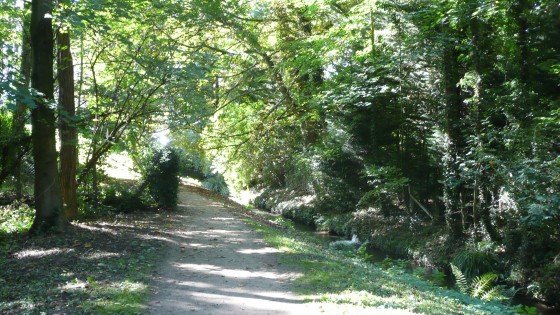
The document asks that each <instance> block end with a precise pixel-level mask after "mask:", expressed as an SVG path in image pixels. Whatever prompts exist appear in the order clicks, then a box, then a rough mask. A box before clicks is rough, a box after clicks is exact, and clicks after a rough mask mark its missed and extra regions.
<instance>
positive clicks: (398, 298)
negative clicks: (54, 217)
mask: <svg viewBox="0 0 560 315" xmlns="http://www.w3.org/2000/svg"><path fill="white" fill-rule="evenodd" d="M290 224H291V223H290V222H289V221H285V220H284V219H283V218H281V217H278V216H273V215H271V214H268V213H262V212H259V211H248V210H247V209H246V208H244V207H242V206H240V205H238V204H236V203H234V202H232V201H230V200H229V199H227V198H224V197H222V196H220V195H217V194H215V193H212V192H209V191H207V190H204V189H202V188H199V187H194V186H183V187H181V189H180V193H179V205H178V209H177V211H174V212H156V213H155V214H154V212H140V213H132V214H119V215H112V216H109V217H108V218H106V219H96V220H92V221H90V222H79V223H78V222H74V223H73V225H72V227H71V228H70V229H69V231H68V232H67V233H65V234H59V235H51V236H43V237H34V238H30V237H28V236H26V235H25V234H17V233H15V234H14V233H7V234H0V266H1V268H0V313H1V314H49V315H50V314H214V315H219V314H306V315H311V314H372V313H373V314H418V313H420V314H421V313H424V314H512V313H514V311H513V310H512V309H511V308H508V307H506V306H503V305H500V304H495V303H491V304H487V303H483V302H482V301H480V300H476V299H473V298H470V297H468V296H466V295H463V294H461V293H459V292H456V291H451V290H447V289H444V288H441V287H438V286H434V285H432V284H430V283H428V282H426V281H423V280H421V279H419V278H418V277H415V276H413V275H408V274H406V273H405V272H404V271H403V270H402V269H401V268H399V267H396V266H393V265H390V266H386V267H381V266H376V265H372V264H370V263H365V262H364V261H363V260H362V259H360V258H359V257H356V256H355V253H352V252H340V251H338V250H333V249H330V248H329V246H327V247H325V246H324V245H321V244H319V243H316V242H315V240H313V239H312V238H309V239H307V237H306V236H305V235H304V234H298V232H297V231H295V230H294V229H293V226H291V225H290Z"/></svg>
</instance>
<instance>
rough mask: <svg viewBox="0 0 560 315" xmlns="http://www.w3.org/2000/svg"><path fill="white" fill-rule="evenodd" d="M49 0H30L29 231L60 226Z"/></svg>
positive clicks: (60, 206)
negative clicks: (32, 209) (32, 97)
mask: <svg viewBox="0 0 560 315" xmlns="http://www.w3.org/2000/svg"><path fill="white" fill-rule="evenodd" d="M52 8H53V2H52V0H33V2H32V6H31V28H30V33H31V47H32V51H33V70H32V74H31V86H32V88H33V89H35V90H36V91H37V92H38V94H39V95H38V97H37V101H36V104H35V105H36V106H35V108H33V109H32V111H31V124H32V128H33V129H32V133H31V138H32V144H33V162H34V166H35V185H34V195H35V211H36V215H35V220H34V221H33V225H32V226H31V233H39V232H48V231H51V230H63V229H64V227H65V225H66V220H65V219H64V214H63V211H62V196H61V193H60V177H59V174H58V162H57V152H56V137H55V131H56V119H55V113H54V110H53V108H52V107H53V106H52V105H53V100H54V78H53V70H54V69H53V66H54V58H53V57H54V56H53V51H54V50H53V49H54V36H53V28H52Z"/></svg>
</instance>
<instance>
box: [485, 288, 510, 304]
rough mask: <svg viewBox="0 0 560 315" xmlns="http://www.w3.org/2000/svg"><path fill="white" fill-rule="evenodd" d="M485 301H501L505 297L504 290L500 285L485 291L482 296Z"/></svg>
mask: <svg viewBox="0 0 560 315" xmlns="http://www.w3.org/2000/svg"><path fill="white" fill-rule="evenodd" d="M480 299H481V300H483V301H500V300H503V299H505V297H504V295H503V290H502V288H501V287H500V286H495V287H492V288H489V289H488V290H486V291H484V292H483V293H482V295H481V296H480Z"/></svg>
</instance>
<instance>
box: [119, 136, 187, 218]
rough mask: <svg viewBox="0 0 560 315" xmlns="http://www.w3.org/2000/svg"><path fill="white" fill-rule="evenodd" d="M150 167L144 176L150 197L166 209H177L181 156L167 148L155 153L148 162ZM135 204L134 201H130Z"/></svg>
mask: <svg viewBox="0 0 560 315" xmlns="http://www.w3.org/2000/svg"><path fill="white" fill-rule="evenodd" d="M148 161H149V163H151V164H150V165H149V167H148V168H147V172H146V174H145V175H144V181H145V183H146V184H147V186H148V189H149V192H150V195H151V196H152V198H154V200H155V201H156V202H157V203H158V205H159V206H160V207H162V208H165V209H175V208H176V207H177V192H178V190H179V156H178V154H177V152H176V151H175V149H173V148H170V147H165V148H163V149H157V150H155V151H154V153H153V155H152V158H151V159H149V160H148ZM130 201H131V202H134V200H132V199H131V200H130Z"/></svg>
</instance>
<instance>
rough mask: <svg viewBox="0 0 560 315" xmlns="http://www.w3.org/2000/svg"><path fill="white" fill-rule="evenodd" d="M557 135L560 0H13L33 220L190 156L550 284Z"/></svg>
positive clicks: (8, 63) (270, 201)
mask: <svg viewBox="0 0 560 315" xmlns="http://www.w3.org/2000/svg"><path fill="white" fill-rule="evenodd" d="M117 153H118V154H121V155H125V156H127V157H129V158H130V159H131V160H132V161H133V162H134V167H133V168H134V170H135V171H137V172H138V173H140V174H141V180H140V181H139V182H138V184H137V185H135V186H134V187H133V188H130V187H128V186H125V187H121V186H119V185H118V184H117V183H115V182H113V181H111V180H110V179H109V178H108V175H111V174H107V173H106V172H105V171H104V168H103V165H104V164H105V163H106V161H107V159H108V157H109V156H110V155H111V154H117ZM559 154H560V6H559V5H558V3H557V1H551V0H503V1H489V0H480V1H456V0H445V1H435V0H413V1H401V0H287V1H280V0H275V1H259V0H255V1H238V0H232V1H219V0H212V1H199V0H189V1H177V0H160V1H144V0H135V1H111V0H91V1H70V0H59V1H53V0H33V1H16V0H0V192H1V195H0V197H1V198H0V199H1V201H2V203H3V204H6V205H8V204H10V206H6V207H8V208H5V209H8V210H3V212H2V215H3V218H2V217H0V223H2V224H3V222H6V220H7V219H6V217H8V216H9V213H12V212H13V211H16V210H14V209H16V208H18V207H20V206H21V207H24V205H25V204H27V205H28V206H26V207H30V208H33V209H35V212H34V216H33V223H32V224H28V225H27V226H26V228H25V230H26V231H29V233H31V234H36V235H38V236H37V237H42V235H45V233H47V234H48V233H50V232H53V231H60V232H64V230H65V229H66V228H67V226H68V224H69V222H71V221H72V220H75V219H76V218H79V217H81V216H82V217H83V216H88V215H91V214H92V213H99V212H103V211H109V212H110V211H117V212H119V211H120V212H130V211H133V210H135V209H138V208H142V207H152V208H167V209H173V208H174V207H175V204H176V194H177V185H178V178H177V175H180V176H185V177H192V178H196V179H198V180H200V181H201V182H202V184H203V186H205V187H207V188H210V189H212V190H215V191H219V192H221V193H222V194H229V193H234V192H239V191H242V190H252V191H253V192H257V193H258V197H256V198H255V199H254V200H253V201H252V203H253V205H254V206H256V207H260V208H264V209H266V210H269V211H273V212H280V213H282V214H283V215H284V216H286V217H289V218H292V219H294V220H296V221H299V222H303V223H305V224H308V225H312V226H314V227H315V228H317V229H319V230H326V231H331V232H332V233H337V234H339V235H346V236H349V237H350V236H352V235H357V236H358V237H359V238H360V239H362V240H367V241H368V242H369V244H370V246H371V247H376V248H381V249H384V250H386V251H390V252H393V253H394V254H396V255H400V256H403V257H407V258H410V259H413V260H415V261H416V262H418V263H419V264H421V265H424V266H426V267H429V268H439V269H440V270H444V271H446V273H447V274H449V275H451V273H452V272H453V271H452V268H455V266H456V268H458V269H459V270H460V273H462V274H463V275H464V276H465V280H466V281H472V280H473V279H475V278H476V277H479V276H482V275H484V274H487V273H493V274H495V275H497V278H496V280H497V281H498V282H499V283H501V284H504V285H507V286H508V287H514V288H516V289H518V292H519V293H520V294H524V295H527V296H530V297H533V298H536V299H539V300H542V301H545V302H547V303H549V304H551V305H552V304H557V303H559V302H560V157H559ZM169 174H175V175H173V176H169ZM170 179H172V180H170ZM226 183H227V184H226ZM14 202H16V206H14ZM146 205H148V206H146ZM2 233H4V234H9V233H10V232H6V231H4V230H3V232H2ZM4 234H3V235H4ZM2 237H3V236H0V240H1V238H2ZM452 266H453V267H452Z"/></svg>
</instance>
